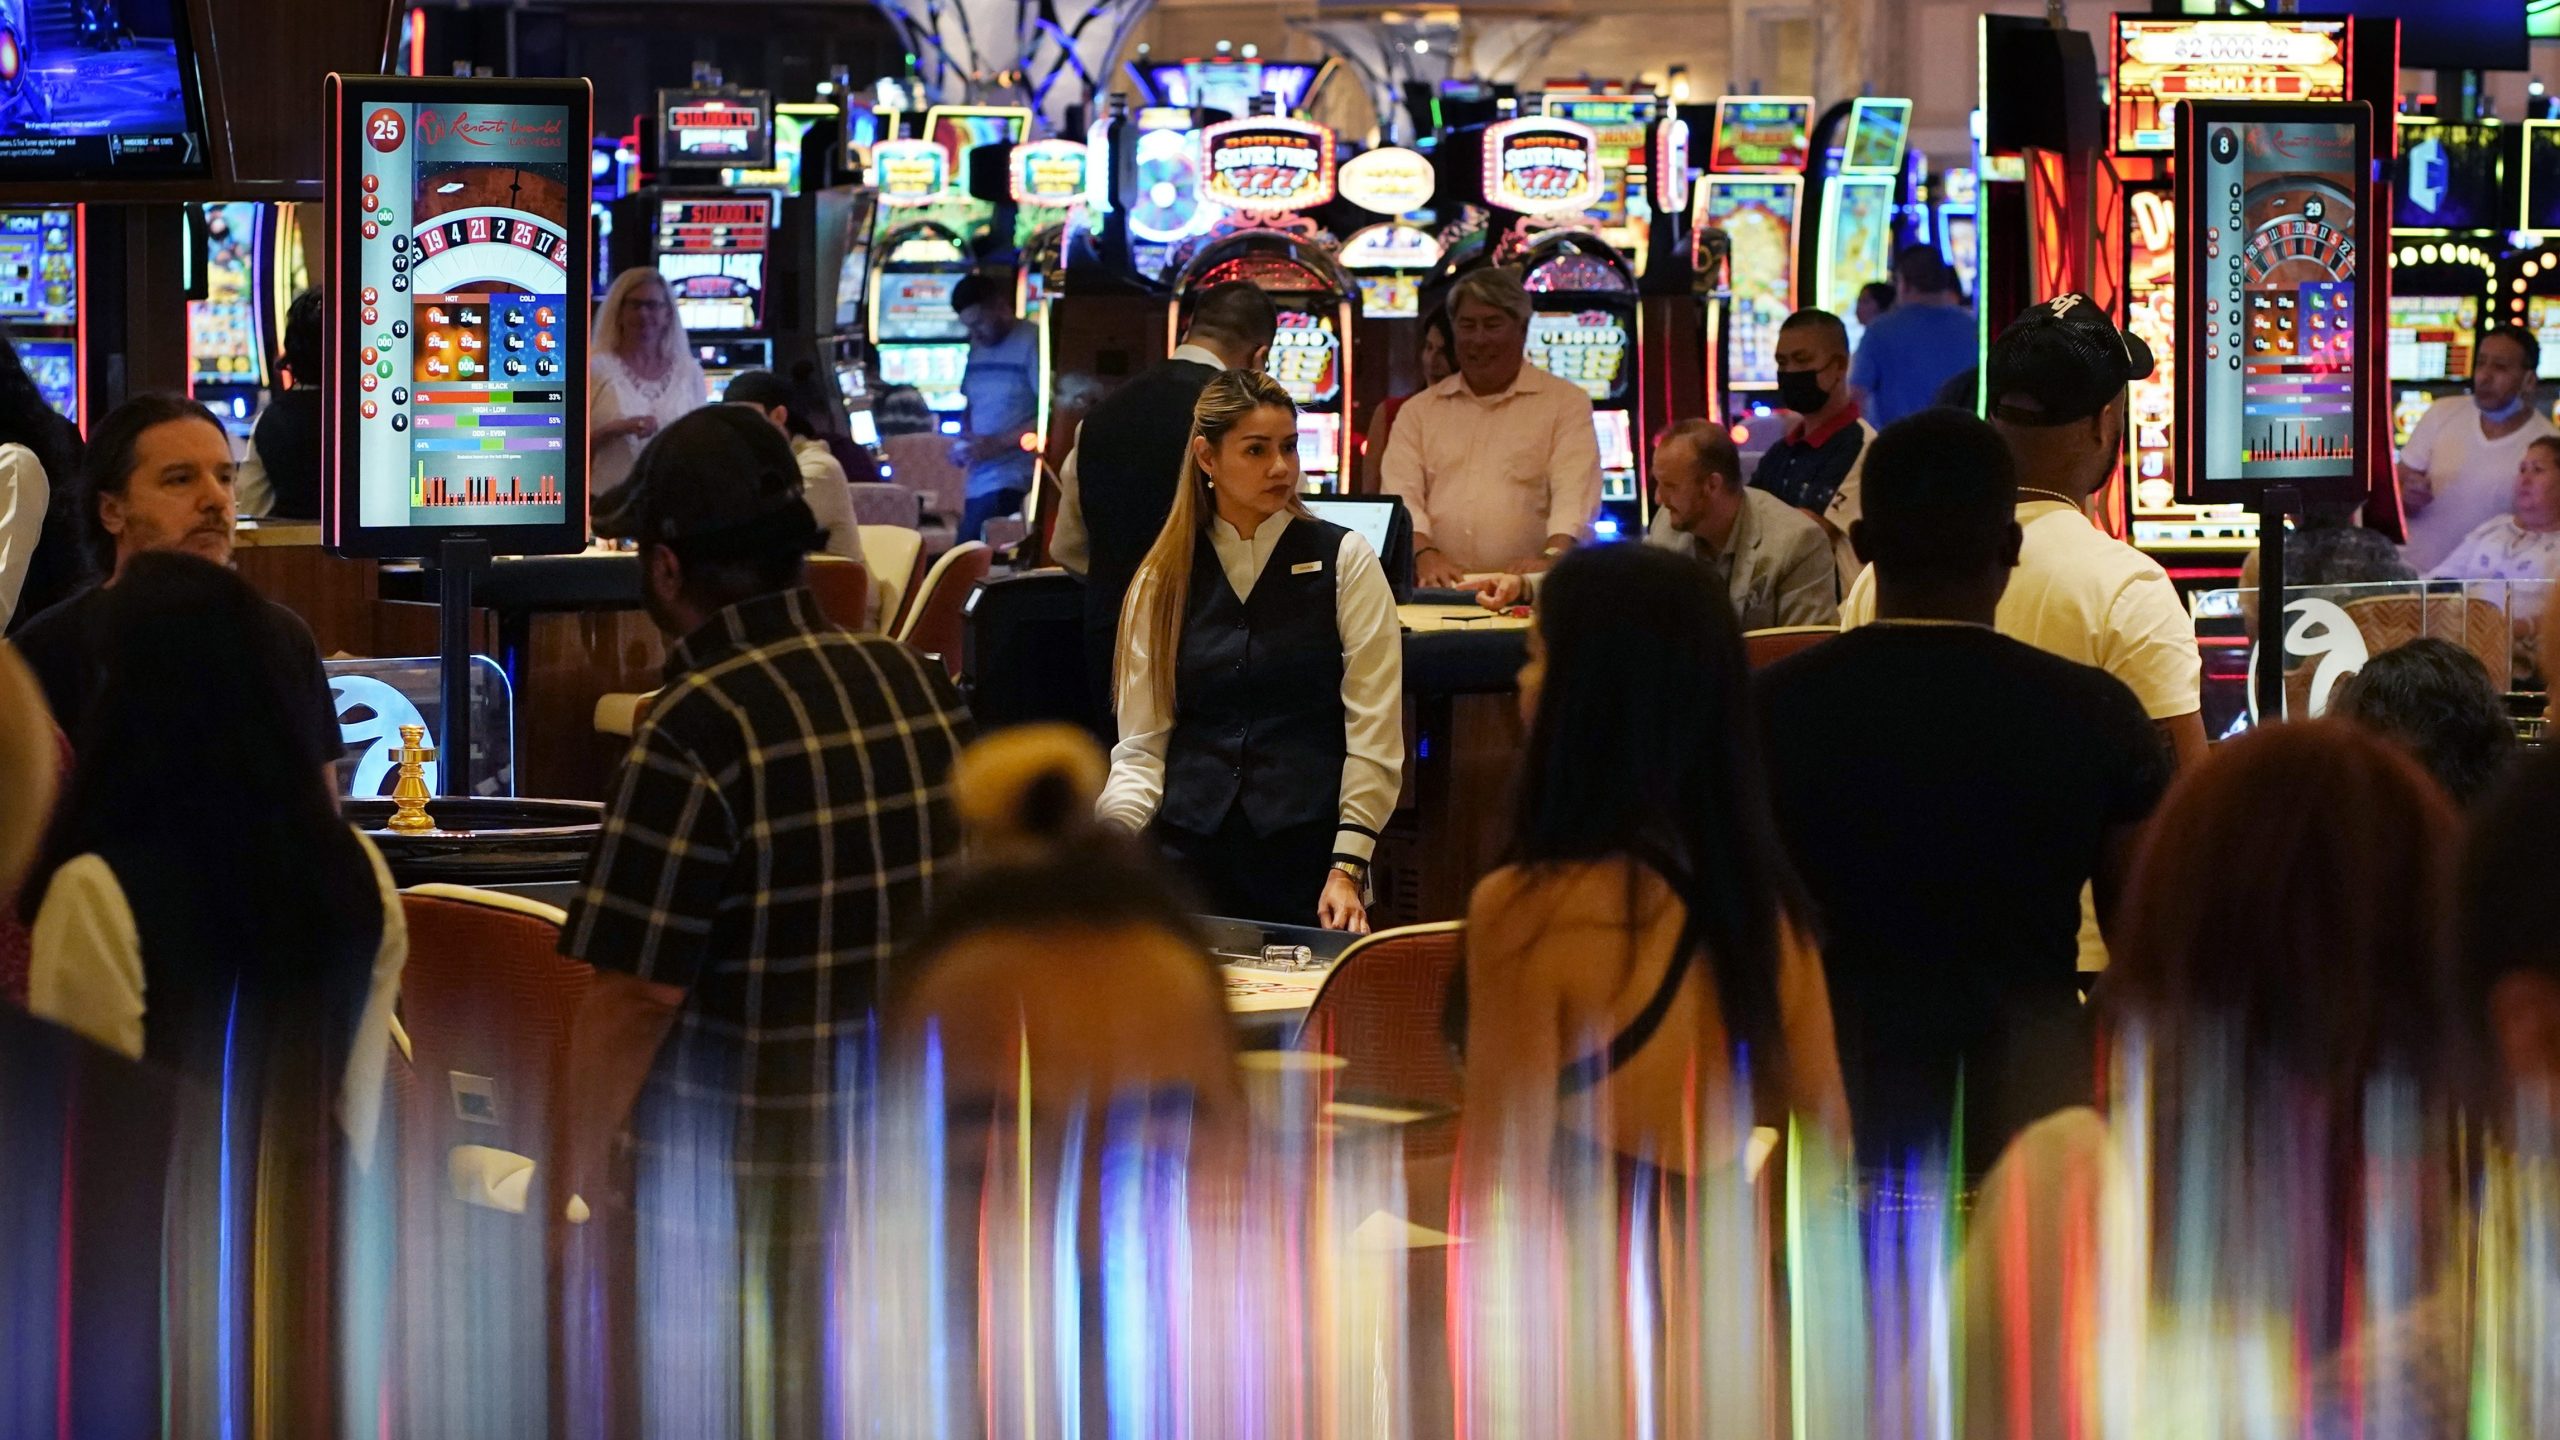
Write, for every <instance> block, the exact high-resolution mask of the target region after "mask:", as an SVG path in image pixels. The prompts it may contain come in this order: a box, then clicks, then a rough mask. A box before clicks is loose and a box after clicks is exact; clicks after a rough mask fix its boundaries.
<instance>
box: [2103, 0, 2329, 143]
mask: <svg viewBox="0 0 2560 1440" xmlns="http://www.w3.org/2000/svg"><path fill="white" fill-rule="evenodd" d="M2115 61H2116V69H2115V135H2116V149H2118V150H2119V151H2142V150H2166V149H2168V148H2169V147H2170V144H2171V142H2172V141H2173V140H2174V139H2175V138H2176V136H2175V129H2176V124H2177V120H2176V107H2177V104H2178V102H2179V101H2181V100H2344V99H2345V98H2347V22H2345V21H2343V20H2153V19H2137V18H2131V17H2122V16H2120V17H2118V18H2117V20H2116V55H2115Z"/></svg>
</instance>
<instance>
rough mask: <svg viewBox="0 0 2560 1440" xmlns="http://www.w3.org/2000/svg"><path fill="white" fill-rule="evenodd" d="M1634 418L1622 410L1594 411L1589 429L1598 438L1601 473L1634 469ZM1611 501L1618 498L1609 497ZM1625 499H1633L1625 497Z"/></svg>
mask: <svg viewBox="0 0 2560 1440" xmlns="http://www.w3.org/2000/svg"><path fill="white" fill-rule="evenodd" d="M1633 420H1634V417H1632V416H1630V415H1628V414H1627V412H1626V411H1624V410H1594V411H1592V412H1591V428H1592V430H1593V431H1594V432H1596V433H1597V434H1598V436H1599V438H1600V469H1601V471H1602V472H1603V473H1613V472H1616V471H1621V470H1625V471H1633V470H1634V469H1635V468H1636V440H1635V426H1634V423H1633ZM1609 498H1611V499H1617V498H1620V497H1617V496H1611V497H1609ZM1625 498H1633V497H1632V496H1630V497H1625Z"/></svg>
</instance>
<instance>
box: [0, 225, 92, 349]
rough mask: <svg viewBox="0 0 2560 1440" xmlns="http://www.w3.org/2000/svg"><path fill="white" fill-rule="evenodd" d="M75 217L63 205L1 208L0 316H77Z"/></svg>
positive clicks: (15, 320) (14, 319)
mask: <svg viewBox="0 0 2560 1440" xmlns="http://www.w3.org/2000/svg"><path fill="white" fill-rule="evenodd" d="M78 238H79V225H78V217H76V216H75V215H74V214H73V213H72V212H71V211H69V210H67V209H65V210H0V320H6V321H8V322H9V323H10V324H12V325H75V324H78V323H79V320H80V272H79V265H80V259H79V250H78V244H77V242H78Z"/></svg>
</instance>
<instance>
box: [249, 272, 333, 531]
mask: <svg viewBox="0 0 2560 1440" xmlns="http://www.w3.org/2000/svg"><path fill="white" fill-rule="evenodd" d="M324 318H325V314H324V311H323V309H322V306H321V301H320V292H319V291H318V290H305V291H303V292H302V293H301V294H299V295H296V296H294V297H293V304H291V305H290V306H288V307H286V309H285V312H284V357H283V358H284V365H283V367H282V368H283V370H284V373H285V377H286V378H287V379H289V380H291V381H292V382H293V383H292V384H291V385H290V386H288V387H286V388H284V389H280V390H278V391H277V392H276V393H275V397H274V398H273V399H271V400H269V401H268V402H267V408H266V410H265V411H264V412H263V413H261V414H260V415H259V416H258V427H257V429H256V430H254V431H252V432H250V436H249V453H248V454H247V455H245V456H243V457H241V460H240V477H239V487H238V488H239V491H240V513H241V514H243V515H253V516H256V517H258V518H260V519H274V520H317V519H319V518H320V364H321V360H320V345H321V321H322V320H323V319H324Z"/></svg>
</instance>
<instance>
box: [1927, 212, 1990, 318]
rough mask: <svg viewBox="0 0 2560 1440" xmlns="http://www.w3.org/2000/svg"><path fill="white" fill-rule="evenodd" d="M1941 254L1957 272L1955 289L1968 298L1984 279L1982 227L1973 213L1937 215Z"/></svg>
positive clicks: (1944, 213)
mask: <svg viewBox="0 0 2560 1440" xmlns="http://www.w3.org/2000/svg"><path fill="white" fill-rule="evenodd" d="M1938 253H1939V255H1941V256H1943V257H1944V258H1945V259H1946V262H1947V264H1948V265H1949V266H1950V267H1952V268H1953V269H1954V270H1955V272H1956V287H1957V288H1958V289H1960V290H1962V291H1963V292H1964V293H1965V295H1966V297H1967V298H1968V299H1970V298H1972V297H1973V296H1974V295H1975V293H1976V291H1975V288H1974V287H1975V286H1976V285H1977V284H1979V283H1980V281H1981V279H1982V226H1981V221H1980V220H1979V219H1978V218H1977V217H1976V215H1975V213H1974V212H1973V211H1971V210H1954V209H1948V210H1941V211H1939V212H1938Z"/></svg>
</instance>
